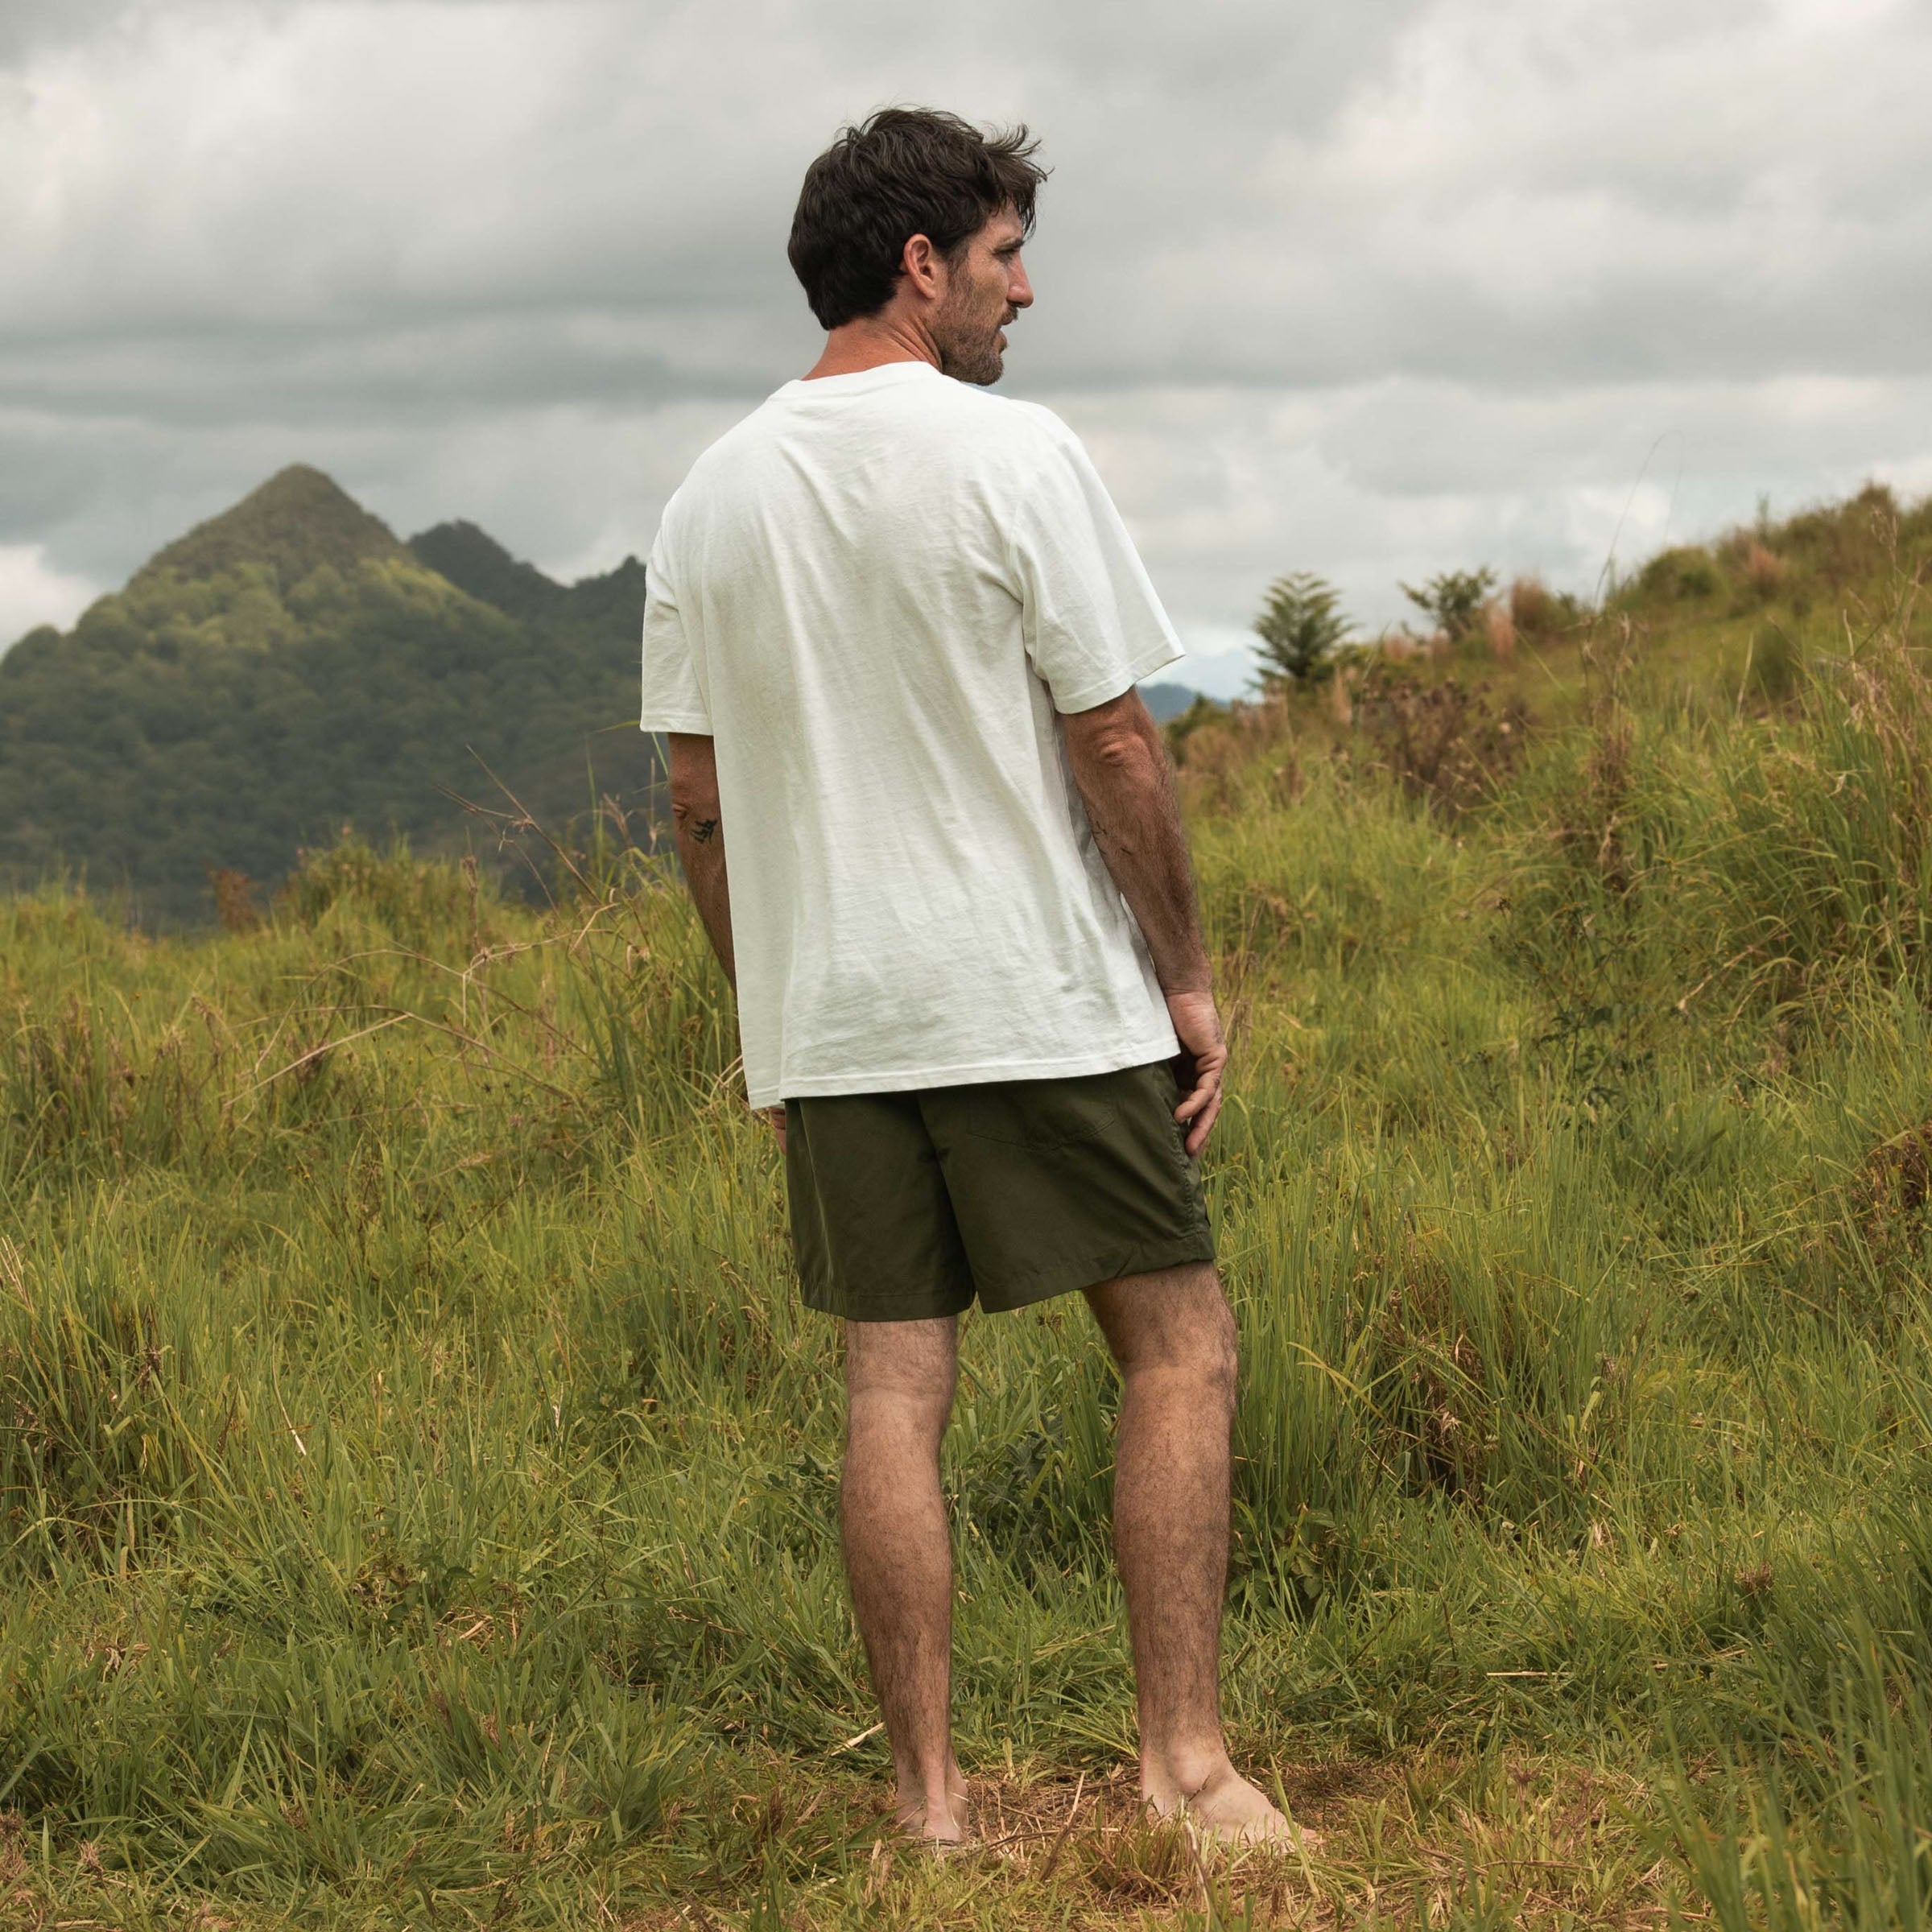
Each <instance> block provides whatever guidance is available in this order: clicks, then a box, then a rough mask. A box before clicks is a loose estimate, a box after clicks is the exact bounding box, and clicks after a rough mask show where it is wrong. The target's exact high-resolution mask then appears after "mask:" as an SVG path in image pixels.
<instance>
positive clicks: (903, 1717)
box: [843, 1317, 966, 1839]
mask: <svg viewBox="0 0 1932 1932" xmlns="http://www.w3.org/2000/svg"><path fill="white" fill-rule="evenodd" d="M958 1371H959V1340H958V1324H957V1323H956V1322H955V1321H953V1320H952V1318H951V1317H947V1318H946V1319H942V1320H937V1321H915V1322H848V1323H846V1324H845V1392H846V1402H847V1412H846V1434H845V1481H844V1493H843V1503H844V1536H845V1573H846V1575H847V1576H848V1578H849V1579H851V1583H852V1610H853V1612H854V1614H855V1615H856V1616H857V1618H858V1624H859V1634H860V1635H861V1637H864V1638H865V1657H866V1661H867V1662H869V1664H870V1665H871V1666H872V1685H873V1691H875V1692H876V1693H877V1696H878V1700H879V1707H880V1711H881V1715H883V1716H884V1718H885V1719H886V1736H887V1737H889V1738H890V1740H892V1757H893V1763H894V1766H895V1767H896V1769H897V1770H898V1787H899V1790H898V1814H899V1823H900V1824H901V1825H902V1827H904V1828H905V1829H906V1831H910V1832H914V1833H916V1834H918V1835H921V1836H923V1837H926V1838H931V1839H960V1838H963V1837H964V1835H965V1833H966V1781H965V1780H964V1778H963V1777H960V1767H959V1765H957V1763H956V1762H955V1761H954V1759H953V1755H952V1543H951V1542H950V1540H949V1538H948V1535H947V1526H946V1505H945V1504H944V1502H943V1500H942V1498H941V1496H940V1494H939V1440H940V1438H941V1437H943V1435H945V1433H946V1422H947V1418H948V1417H949V1416H950V1415H951V1414H952V1391H953V1385H954V1382H955V1381H956V1377H957V1375H958Z"/></svg>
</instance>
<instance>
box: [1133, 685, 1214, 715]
mask: <svg viewBox="0 0 1932 1932" xmlns="http://www.w3.org/2000/svg"><path fill="white" fill-rule="evenodd" d="M1199 696H1200V693H1199V691H1195V690H1194V689H1192V688H1191V687H1190V686H1188V685H1186V684H1143V685H1142V686H1141V701H1142V702H1143V703H1144V704H1146V707H1147V708H1148V710H1149V711H1150V712H1152V713H1153V714H1154V722H1155V723H1156V724H1157V725H1165V724H1166V722H1167V720H1169V719H1170V718H1178V717H1179V716H1180V715H1181V713H1182V712H1184V711H1185V710H1186V709H1187V707H1188V706H1189V705H1190V704H1192V703H1193V702H1194V700H1195V699H1196V698H1197V697H1199Z"/></svg>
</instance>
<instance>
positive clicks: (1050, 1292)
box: [799, 1228, 1216, 1322]
mask: <svg viewBox="0 0 1932 1932" xmlns="http://www.w3.org/2000/svg"><path fill="white" fill-rule="evenodd" d="M1215 1259H1216V1254H1215V1248H1214V1235H1213V1232H1212V1230H1211V1229H1209V1228H1196V1229H1193V1230H1191V1231H1190V1232H1187V1233H1186V1234H1183V1235H1177V1236H1174V1239H1172V1240H1171V1241H1141V1242H1137V1244H1136V1245H1134V1246H1133V1247H1131V1248H1129V1249H1125V1250H1122V1251H1118V1252H1117V1253H1113V1254H1109V1255H1108V1256H1107V1257H1105V1259H1104V1260H1100V1259H1098V1258H1096V1260H1094V1261H1091V1262H1084V1263H1082V1264H1081V1265H1080V1266H1078V1267H1068V1268H1056V1269H1053V1270H1052V1271H1051V1272H1050V1273H1047V1274H1042V1275H1039V1276H1037V1277H1035V1278H1034V1279H1033V1280H1031V1281H1029V1282H1024V1283H1018V1284H1015V1285H1013V1286H1010V1287H1008V1288H1005V1289H1000V1288H996V1289H993V1290H991V1291H990V1293H989V1291H987V1290H980V1291H979V1293H978V1294H976V1295H974V1296H968V1298H965V1299H964V1300H963V1301H958V1302H953V1303H952V1304H951V1305H950V1306H948V1307H938V1308H935V1307H890V1308H888V1307H873V1308H867V1309H865V1310H862V1311H861V1310H856V1309H853V1308H850V1307H838V1306H836V1303H837V1302H838V1299H839V1298H838V1297H837V1296H836V1295H832V1294H815V1293H814V1292H812V1291H811V1290H808V1289H805V1288H803V1287H801V1289H800V1290H799V1298H800V1299H801V1300H802V1301H803V1302H804V1304H805V1306H806V1307H807V1308H810V1309H811V1310H813V1311H815V1312H816V1313H818V1314H819V1315H830V1316H832V1319H834V1320H836V1321H841V1322H931V1321H943V1320H944V1319H946V1318H947V1316H949V1315H964V1313H965V1312H966V1311H967V1310H968V1308H970V1307H973V1306H974V1305H975V1302H977V1305H978V1307H979V1308H980V1311H981V1312H982V1313H983V1314H986V1315H1014V1314H1017V1313H1018V1311H1020V1310H1021V1309H1022V1308H1031V1307H1035V1306H1036V1305H1037V1304H1038V1303H1039V1302H1050V1301H1053V1300H1055V1299H1056V1298H1058V1297H1059V1296H1061V1295H1063V1294H1073V1293H1075V1291H1076V1290H1080V1289H1083V1288H1097V1287H1099V1286H1100V1284H1101V1283H1102V1282H1117V1281H1119V1280H1121V1278H1123V1277H1124V1276H1126V1275H1130V1274H1153V1273H1154V1271H1155V1270H1156V1269H1161V1268H1179V1267H1180V1266H1182V1265H1183V1264H1184V1263H1186V1262H1188V1261H1214V1260H1215Z"/></svg>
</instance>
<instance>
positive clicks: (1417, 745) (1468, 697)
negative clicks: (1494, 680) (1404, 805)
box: [1355, 671, 1524, 815]
mask: <svg viewBox="0 0 1932 1932" xmlns="http://www.w3.org/2000/svg"><path fill="white" fill-rule="evenodd" d="M1355 702H1356V711H1355V715H1356V723H1357V724H1358V725H1359V726H1360V729H1361V730H1362V732H1363V734H1364V736H1365V737H1367V738H1368V740H1369V743H1370V744H1371V745H1373V746H1374V748H1375V751H1376V754H1377V762H1379V763H1380V764H1381V766H1383V767H1384V769H1385V770H1387V771H1388V772H1389V774H1390V775H1391V776H1392V777H1393V778H1394V779H1395V781H1396V782H1397V784H1399V785H1400V786H1402V790H1403V791H1406V793H1408V795H1410V797H1411V798H1414V799H1426V800H1427V801H1428V803H1430V804H1431V805H1433V806H1435V807H1436V808H1437V809H1438V810H1439V811H1445V812H1447V813H1450V814H1452V815H1453V814H1455V813H1456V812H1459V811H1464V810H1466V809H1468V807H1470V806H1472V805H1474V804H1476V803H1477V802H1478V801H1479V800H1480V799H1483V798H1484V797H1486V796H1487V795H1488V794H1489V793H1490V792H1491V791H1492V790H1493V789H1494V788H1495V786H1496V782H1497V781H1498V780H1499V779H1501V778H1505V777H1506V776H1507V775H1508V774H1509V772H1510V771H1511V770H1513V769H1514V767H1515V766H1516V764H1517V760H1518V759H1519V758H1520V757H1521V753H1522V746H1523V737H1524V713H1523V711H1522V708H1521V706H1520V705H1519V704H1514V703H1512V704H1509V705H1508V706H1506V707H1505V708H1504V709H1502V710H1501V711H1496V710H1494V709H1492V708H1491V707H1490V706H1489V704H1488V702H1487V701H1486V700H1485V697H1484V693H1483V692H1482V691H1480V689H1478V690H1472V689H1471V688H1470V687H1468V686H1467V685H1465V684H1462V683H1459V682H1458V681H1457V680H1456V679H1454V678H1444V679H1441V680H1440V681H1439V682H1437V683H1424V682H1422V680H1421V679H1418V678H1414V677H1410V676H1407V675H1402V674H1400V673H1394V672H1389V671H1383V672H1381V673H1379V674H1371V675H1369V677H1368V678H1366V679H1364V681H1363V684H1362V688H1361V691H1360V694H1359V695H1358V696H1357V697H1356V701H1355Z"/></svg>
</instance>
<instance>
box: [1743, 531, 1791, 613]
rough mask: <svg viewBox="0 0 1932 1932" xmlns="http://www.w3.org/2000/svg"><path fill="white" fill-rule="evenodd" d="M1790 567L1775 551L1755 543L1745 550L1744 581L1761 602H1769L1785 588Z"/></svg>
mask: <svg viewBox="0 0 1932 1932" xmlns="http://www.w3.org/2000/svg"><path fill="white" fill-rule="evenodd" d="M1789 575H1790V567H1789V566H1788V565H1787V564H1785V560H1784V559H1783V558H1782V557H1781V556H1779V555H1777V552H1776V551H1772V550H1767V549H1766V548H1765V546H1764V545H1763V544H1762V543H1753V544H1752V545H1751V547H1749V548H1748V550H1746V551H1745V552H1744V583H1745V584H1746V586H1747V587H1748V588H1749V590H1750V592H1751V594H1752V596H1753V597H1756V598H1757V600H1758V601H1760V602H1761V603H1768V602H1769V601H1770V600H1771V599H1772V598H1773V597H1776V596H1777V593H1778V592H1779V591H1780V590H1781V589H1782V588H1783V587H1784V582H1785V577H1786V576H1789Z"/></svg>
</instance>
